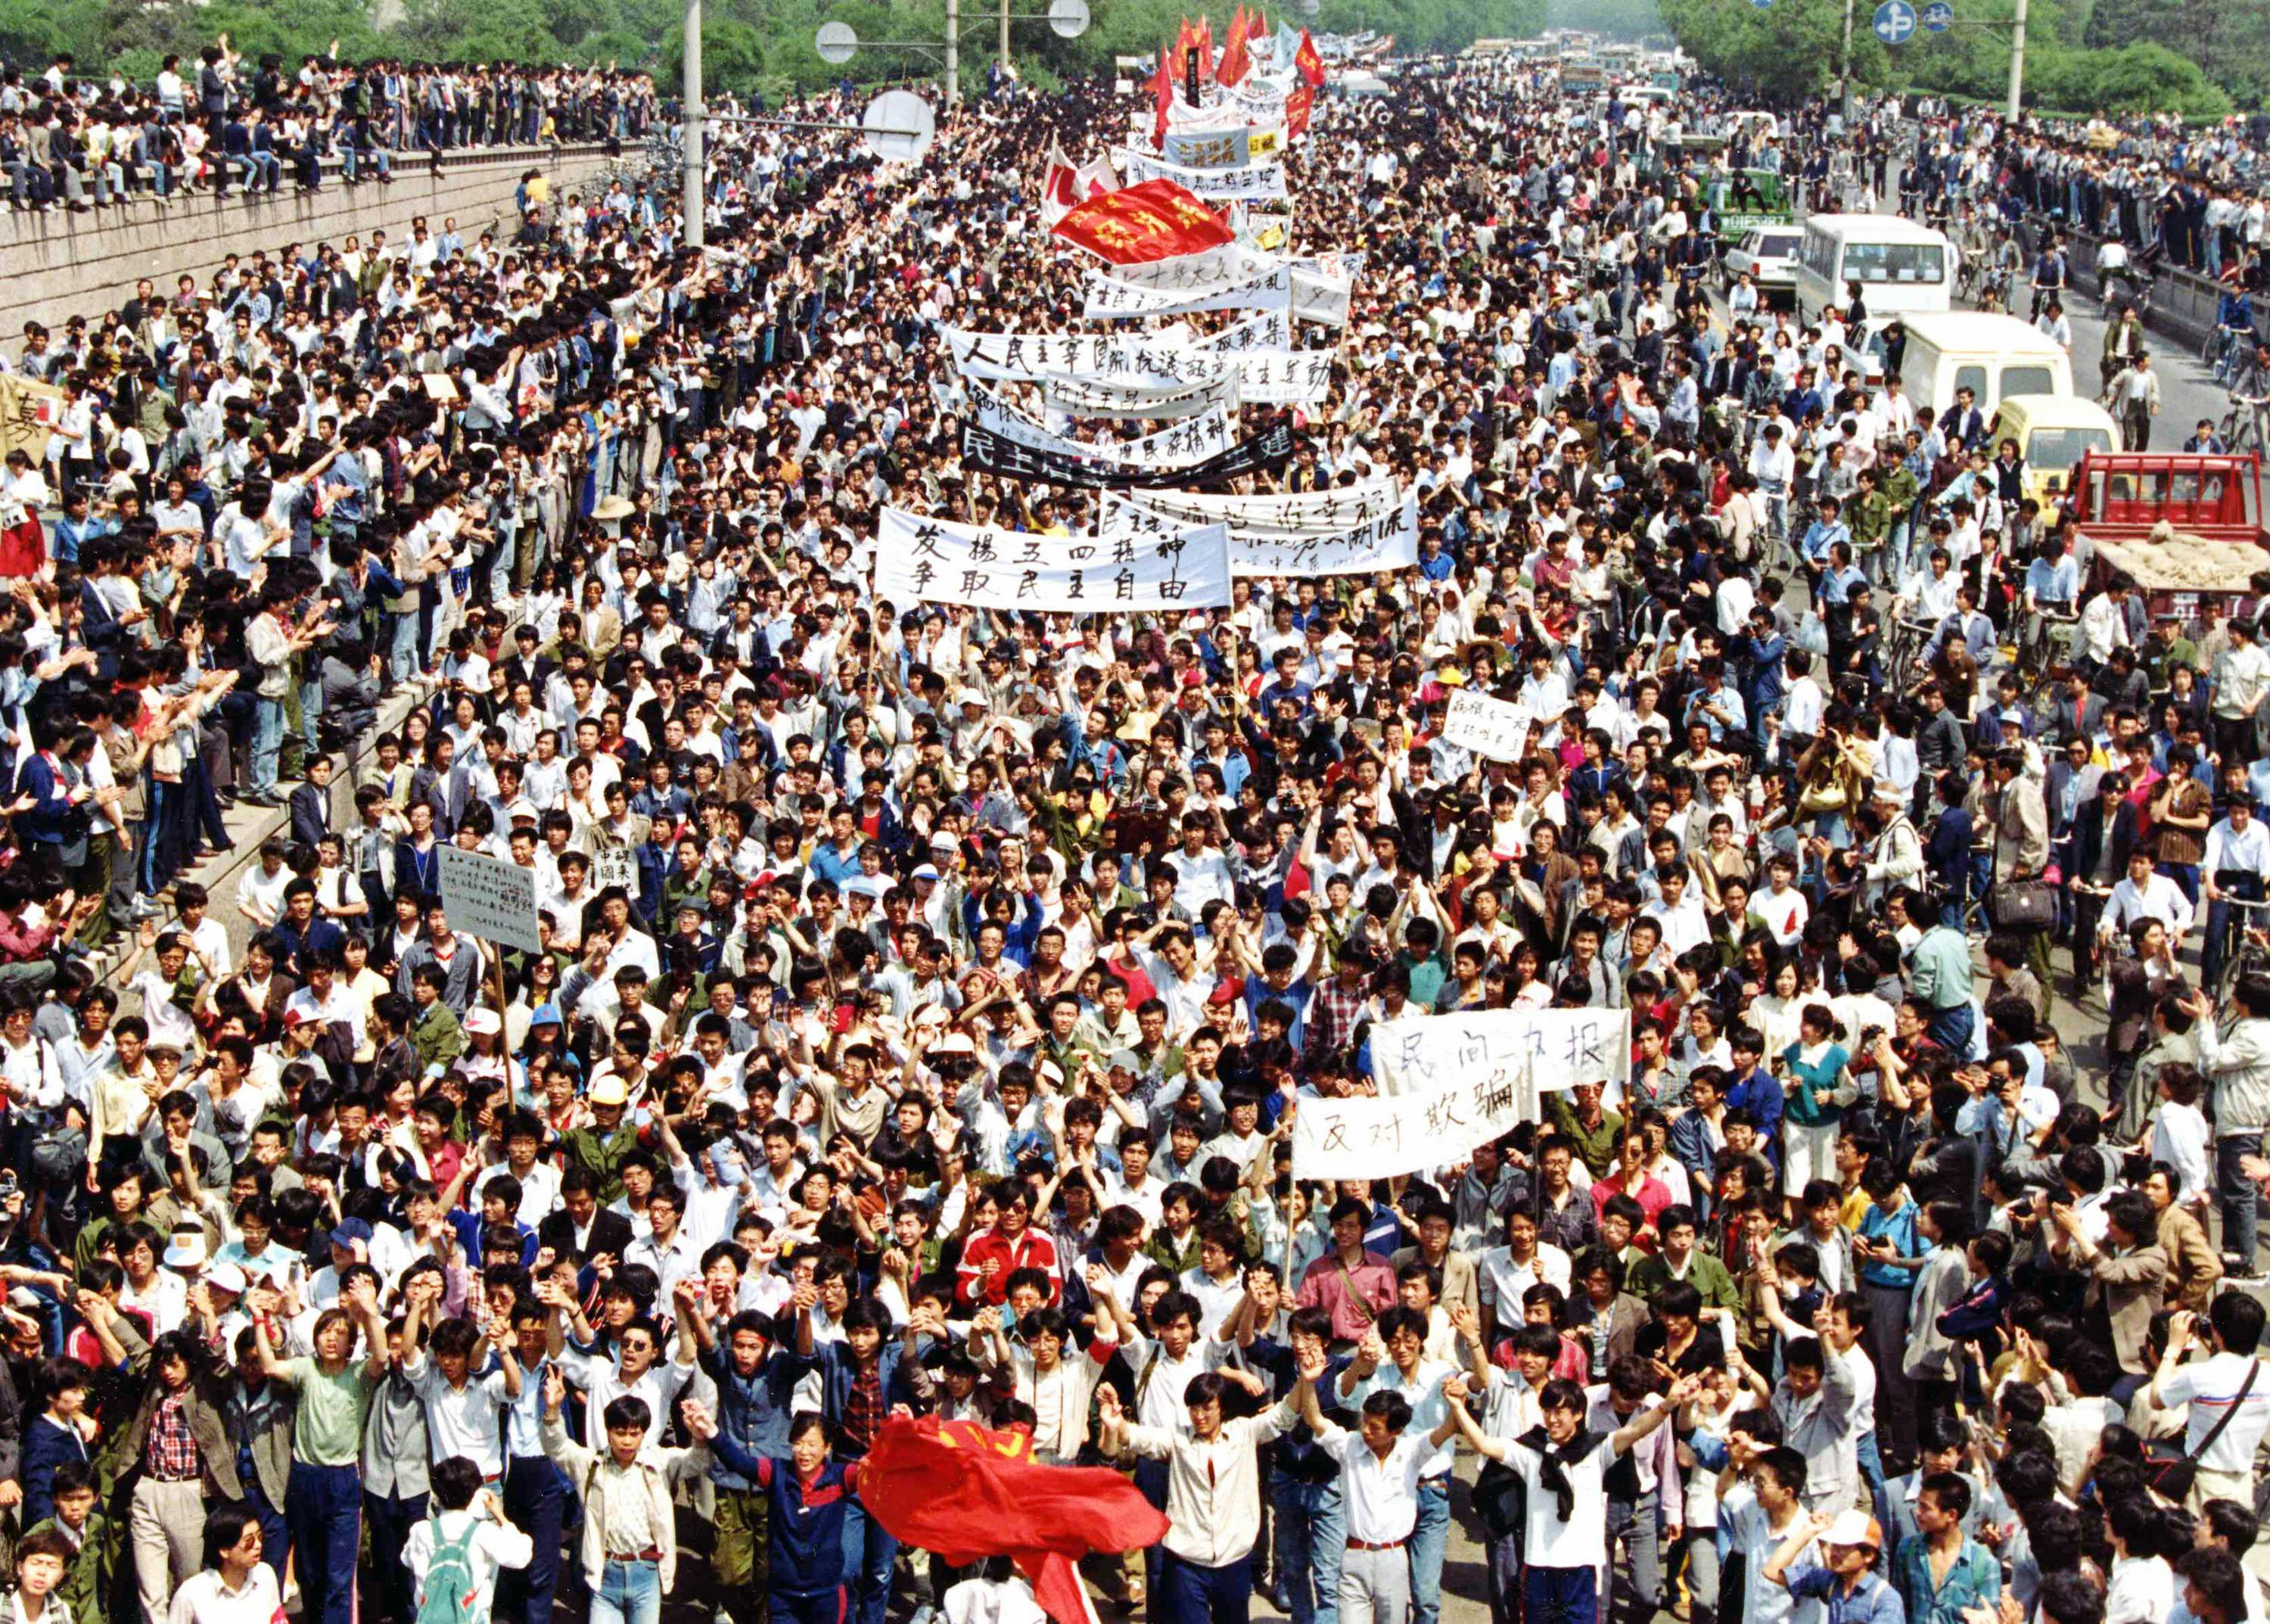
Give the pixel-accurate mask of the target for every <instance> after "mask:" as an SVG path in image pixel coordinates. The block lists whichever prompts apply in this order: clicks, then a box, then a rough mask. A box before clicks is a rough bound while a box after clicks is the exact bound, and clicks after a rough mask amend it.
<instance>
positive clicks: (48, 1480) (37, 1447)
mask: <svg viewBox="0 0 2270 1624" xmlns="http://www.w3.org/2000/svg"><path fill="white" fill-rule="evenodd" d="M86 1459H87V1453H86V1445H85V1444H84V1443H82V1442H80V1441H79V1435H78V1434H77V1433H76V1432H73V1431H72V1430H71V1429H70V1427H58V1426H57V1425H56V1423H55V1422H53V1421H51V1420H48V1418H47V1417H46V1416H44V1415H35V1416H33V1418H32V1421H31V1424H30V1425H29V1426H27V1427H25V1428H24V1458H23V1464H22V1471H23V1474H24V1507H23V1510H22V1512H21V1513H20V1515H21V1516H22V1517H23V1519H24V1526H25V1527H26V1528H29V1527H31V1526H32V1525H33V1524H34V1523H40V1522H43V1521H45V1520H46V1519H47V1518H48V1517H51V1516H54V1515H55V1514H56V1467H58V1466H60V1465H63V1463H64V1462H65V1461H74V1460H75V1461H81V1462H84V1461H85V1460H86Z"/></svg>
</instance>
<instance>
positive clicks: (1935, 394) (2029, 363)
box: [1873, 310, 2073, 420]
mask: <svg viewBox="0 0 2270 1624" xmlns="http://www.w3.org/2000/svg"><path fill="white" fill-rule="evenodd" d="M1901 324H1902V325H1903V326H1904V327H1905V328H1906V329H1907V333H1908V341H1907V346H1906V348H1905V349H1904V350H1903V351H1902V352H1901V354H1900V382H1902V383H1903V384H1904V385H1905V386H1906V389H1907V396H1908V398H1909V399H1910V400H1911V401H1913V402H1915V404H1916V409H1917V410H1918V411H1921V410H1922V409H1923V407H1924V406H1925V404H1929V405H1930V407H1931V409H1932V411H1933V412H1944V411H1946V410H1947V407H1949V406H1951V405H1953V404H1955V391H1956V390H1957V389H1969V390H1970V393H1971V396H1972V397H1973V398H1974V399H1975V400H1976V402H1977V406H1978V410H1979V411H1980V412H1984V414H1985V415H1986V417H1987V418H1988V419H1990V420H1991V419H1992V417H1993V415H1994V408H1995V407H1997V406H1999V405H2000V404H2002V402H2003V400H2004V399H2005V398H2006V397H2009V396H2012V395H2051V396H2063V397H2070V396H2071V395H2072V394H2073V358H2072V357H2071V356H2070V355H2067V354H2066V352H2065V348H2064V346H2063V345H2059V343H2058V342H2057V340H2055V339H2054V338H2051V337H2048V336H2047V335H2046V334H2044V333H2042V332H2039V331H2036V330H2035V328H2034V326H2033V324H2032V323H2029V322H2024V321H2021V320H2020V319H2019V318H2018V317H2016V316H2014V315H1993V314H1990V313H1988V312H1985V311H1981V310H1952V311H1947V312H1946V313H1944V314H1941V315H1909V316H1903V317H1902V318H1901ZM1881 340H1882V335H1881V333H1878V334H1876V335H1874V336H1873V342H1875V343H1878V344H1881Z"/></svg>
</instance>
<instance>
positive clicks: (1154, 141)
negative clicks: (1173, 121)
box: [1151, 51, 1176, 151]
mask: <svg viewBox="0 0 2270 1624" xmlns="http://www.w3.org/2000/svg"><path fill="white" fill-rule="evenodd" d="M1175 60H1176V58H1175V57H1172V56H1168V54H1167V53H1166V52H1164V51H1161V52H1160V53H1159V75H1158V78H1156V79H1155V80H1154V81H1153V88H1154V91H1155V92H1156V93H1157V98H1158V117H1157V119H1156V120H1155V121H1154V122H1153V124H1152V126H1151V145H1153V146H1154V147H1157V148H1159V149H1161V151H1163V150H1164V149H1165V147H1166V145H1167V122H1168V116H1169V115H1170V114H1171V113H1172V112H1173V110H1174V106H1175V70H1174V63H1175Z"/></svg>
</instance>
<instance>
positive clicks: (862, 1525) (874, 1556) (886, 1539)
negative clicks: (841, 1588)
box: [843, 1500, 899, 1624]
mask: <svg viewBox="0 0 2270 1624" xmlns="http://www.w3.org/2000/svg"><path fill="white" fill-rule="evenodd" d="M898 1555H899V1542H898V1541H897V1540H896V1539H893V1538H892V1537H891V1535H890V1532H889V1531H888V1530H886V1528H885V1527H884V1526H883V1525H882V1524H880V1523H879V1522H877V1521H876V1520H875V1519H874V1518H873V1517H872V1516H868V1515H867V1512H866V1508H864V1506H862V1505H860V1504H859V1502H857V1501H856V1500H855V1501H853V1502H851V1509H850V1510H849V1513H847V1514H846V1515H845V1516H844V1518H843V1576H844V1578H845V1580H846V1581H847V1582H848V1584H849V1587H850V1588H851V1590H852V1591H853V1602H852V1607H851V1613H850V1618H851V1620H853V1621H854V1624H883V1614H884V1613H886V1612H887V1611H888V1610H889V1608H890V1605H891V1568H892V1565H893V1564H894V1563H895V1562H896V1561H898Z"/></svg>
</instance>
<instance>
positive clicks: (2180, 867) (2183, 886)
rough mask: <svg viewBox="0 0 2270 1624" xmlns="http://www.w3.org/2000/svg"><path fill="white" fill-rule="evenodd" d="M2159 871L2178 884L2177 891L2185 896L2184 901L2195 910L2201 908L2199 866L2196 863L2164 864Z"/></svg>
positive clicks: (2160, 865) (2159, 865)
mask: <svg viewBox="0 0 2270 1624" xmlns="http://www.w3.org/2000/svg"><path fill="white" fill-rule="evenodd" d="M2157 866H2158V868H2159V871H2160V872H2161V873H2162V874H2165V875H2166V876H2167V877H2168V878H2169V879H2172V880H2174V881H2175V882H2176V889H2177V890H2178V891H2180V892H2182V893H2183V894H2184V901H2186V902H2189V903H2190V904H2191V905H2192V907H2193V908H2197V907H2198V906H2199V864H2196V863H2162V864H2158V865H2157Z"/></svg>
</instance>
